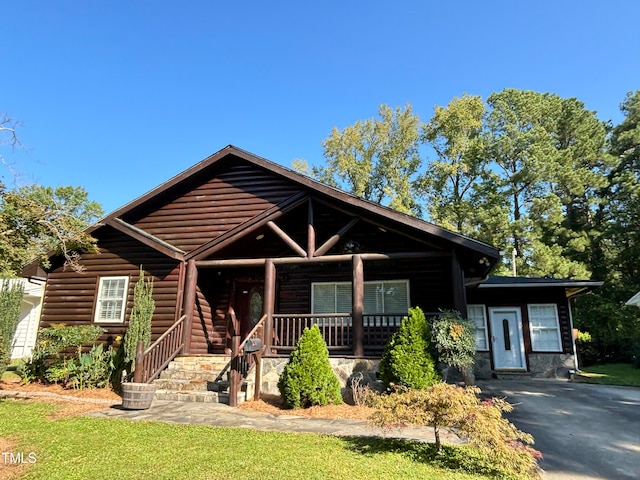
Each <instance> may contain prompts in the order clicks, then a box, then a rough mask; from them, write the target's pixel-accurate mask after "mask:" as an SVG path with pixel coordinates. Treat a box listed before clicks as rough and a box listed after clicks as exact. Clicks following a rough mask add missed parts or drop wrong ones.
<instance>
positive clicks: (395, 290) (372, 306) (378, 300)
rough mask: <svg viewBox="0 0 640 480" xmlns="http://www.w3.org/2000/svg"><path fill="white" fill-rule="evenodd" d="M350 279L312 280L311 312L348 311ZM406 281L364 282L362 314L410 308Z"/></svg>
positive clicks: (350, 292) (401, 310)
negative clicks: (348, 280) (328, 281)
mask: <svg viewBox="0 0 640 480" xmlns="http://www.w3.org/2000/svg"><path fill="white" fill-rule="evenodd" d="M351 294H352V287H351V283H350V282H331V283H325V282H323V283H312V284H311V297H312V299H311V313H351V304H352V301H351ZM409 305H410V304H409V280H389V281H377V282H364V313H365V315H373V314H378V313H398V314H400V313H401V314H403V315H406V313H407V311H408V310H409Z"/></svg>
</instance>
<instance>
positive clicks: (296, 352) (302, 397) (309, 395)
mask: <svg viewBox="0 0 640 480" xmlns="http://www.w3.org/2000/svg"><path fill="white" fill-rule="evenodd" d="M278 390H280V395H282V398H283V400H284V403H285V405H286V406H287V407H289V408H300V407H303V408H308V407H311V406H313V405H328V404H329V403H333V404H336V405H339V404H340V403H342V396H341V394H340V382H339V381H338V377H336V375H335V373H333V369H332V368H331V365H330V364H329V350H327V344H326V343H325V342H324V339H323V338H322V335H321V334H320V329H319V328H318V326H317V325H314V326H313V327H311V328H310V329H309V328H305V330H304V332H303V333H302V336H301V337H300V339H299V340H298V343H297V344H296V346H295V348H294V349H293V351H292V352H291V355H290V356H289V362H288V363H287V364H286V365H285V367H284V371H283V372H282V375H280V380H279V381H278Z"/></svg>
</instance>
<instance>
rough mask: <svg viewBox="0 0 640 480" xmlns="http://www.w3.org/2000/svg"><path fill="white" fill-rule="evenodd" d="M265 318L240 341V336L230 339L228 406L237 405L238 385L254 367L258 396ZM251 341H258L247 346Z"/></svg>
mask: <svg viewBox="0 0 640 480" xmlns="http://www.w3.org/2000/svg"><path fill="white" fill-rule="evenodd" d="M231 315H232V316H233V317H235V312H233V310H231ZM232 320H235V318H233V319H232ZM266 320H267V315H263V316H262V317H261V318H260V320H259V321H258V323H256V325H255V326H254V327H253V328H252V329H251V331H250V332H249V333H248V334H247V336H246V337H245V338H244V340H242V341H240V336H234V337H233V338H232V339H231V362H230V365H231V366H230V370H229V372H230V373H229V406H231V407H235V406H237V402H238V390H239V389H240V385H241V384H242V381H243V380H244V379H245V378H246V377H247V375H248V374H249V372H250V371H251V369H252V368H254V367H255V377H256V381H255V385H254V398H255V399H256V400H257V399H258V398H259V397H260V359H261V358H262V353H263V352H264V345H263V340H264V323H265V321H266ZM253 342H258V343H256V344H255V346H254V345H252V348H251V349H249V348H247V346H248V345H250V344H251V343H253Z"/></svg>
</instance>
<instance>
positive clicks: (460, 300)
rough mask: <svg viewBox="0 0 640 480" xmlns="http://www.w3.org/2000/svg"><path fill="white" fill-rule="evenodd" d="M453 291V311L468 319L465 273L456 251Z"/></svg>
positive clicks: (452, 270)
mask: <svg viewBox="0 0 640 480" xmlns="http://www.w3.org/2000/svg"><path fill="white" fill-rule="evenodd" d="M451 290H452V292H453V309H454V310H457V311H458V312H460V314H461V315H462V316H463V317H464V318H467V290H466V289H465V287H464V271H463V270H462V267H461V265H460V260H458V255H456V252H455V251H454V252H453V255H452V256H451Z"/></svg>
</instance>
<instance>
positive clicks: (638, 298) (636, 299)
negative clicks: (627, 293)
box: [626, 292, 640, 307]
mask: <svg viewBox="0 0 640 480" xmlns="http://www.w3.org/2000/svg"><path fill="white" fill-rule="evenodd" d="M626 305H632V306H635V307H640V292H638V293H636V294H635V295H634V296H633V297H631V298H630V299H629V301H628V302H627V303H626Z"/></svg>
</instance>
